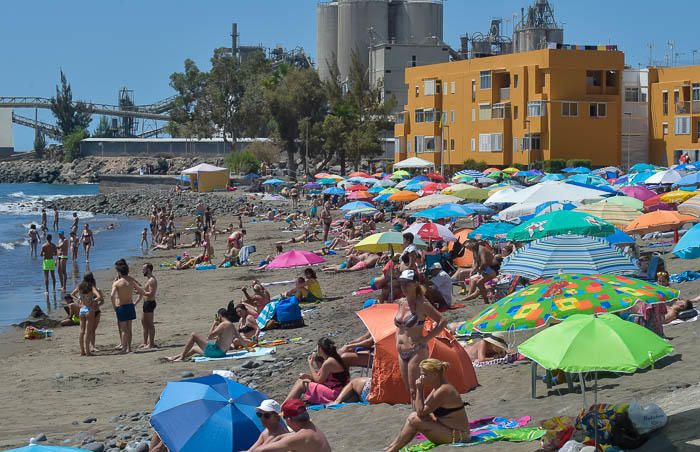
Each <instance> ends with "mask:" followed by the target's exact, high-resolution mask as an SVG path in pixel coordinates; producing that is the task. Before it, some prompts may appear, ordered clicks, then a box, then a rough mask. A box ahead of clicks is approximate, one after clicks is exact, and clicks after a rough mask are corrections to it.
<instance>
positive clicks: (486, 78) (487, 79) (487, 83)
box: [479, 71, 491, 89]
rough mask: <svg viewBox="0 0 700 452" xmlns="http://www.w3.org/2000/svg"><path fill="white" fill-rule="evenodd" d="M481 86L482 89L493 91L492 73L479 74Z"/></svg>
mask: <svg viewBox="0 0 700 452" xmlns="http://www.w3.org/2000/svg"><path fill="white" fill-rule="evenodd" d="M479 86H480V87H481V89H491V71H481V72H480V73H479Z"/></svg>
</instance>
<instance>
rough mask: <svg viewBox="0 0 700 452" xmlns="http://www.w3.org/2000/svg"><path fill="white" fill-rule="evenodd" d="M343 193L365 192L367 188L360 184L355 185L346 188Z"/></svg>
mask: <svg viewBox="0 0 700 452" xmlns="http://www.w3.org/2000/svg"><path fill="white" fill-rule="evenodd" d="M345 191H367V187H365V186H364V185H361V184H355V185H351V186H350V187H348V188H346V189H345Z"/></svg>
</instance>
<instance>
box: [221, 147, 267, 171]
mask: <svg viewBox="0 0 700 452" xmlns="http://www.w3.org/2000/svg"><path fill="white" fill-rule="evenodd" d="M224 162H225V163H226V166H227V167H228V168H229V169H230V170H231V171H233V172H236V173H253V172H255V171H258V169H259V168H260V161H259V160H258V159H257V158H255V156H254V155H253V154H252V153H251V152H250V151H248V150H244V151H232V152H230V153H229V154H228V155H227V156H226V158H225V159H224Z"/></svg>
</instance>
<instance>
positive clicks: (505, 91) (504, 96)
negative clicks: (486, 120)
mask: <svg viewBox="0 0 700 452" xmlns="http://www.w3.org/2000/svg"><path fill="white" fill-rule="evenodd" d="M499 96H500V98H501V102H503V101H504V100H509V99H510V87H506V88H501V89H500V90H499Z"/></svg>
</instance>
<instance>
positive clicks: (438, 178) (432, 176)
mask: <svg viewBox="0 0 700 452" xmlns="http://www.w3.org/2000/svg"><path fill="white" fill-rule="evenodd" d="M425 176H426V177H427V178H428V179H430V180H436V181H438V182H444V181H445V178H444V177H443V176H441V175H439V174H438V173H428V174H426V175H425Z"/></svg>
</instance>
